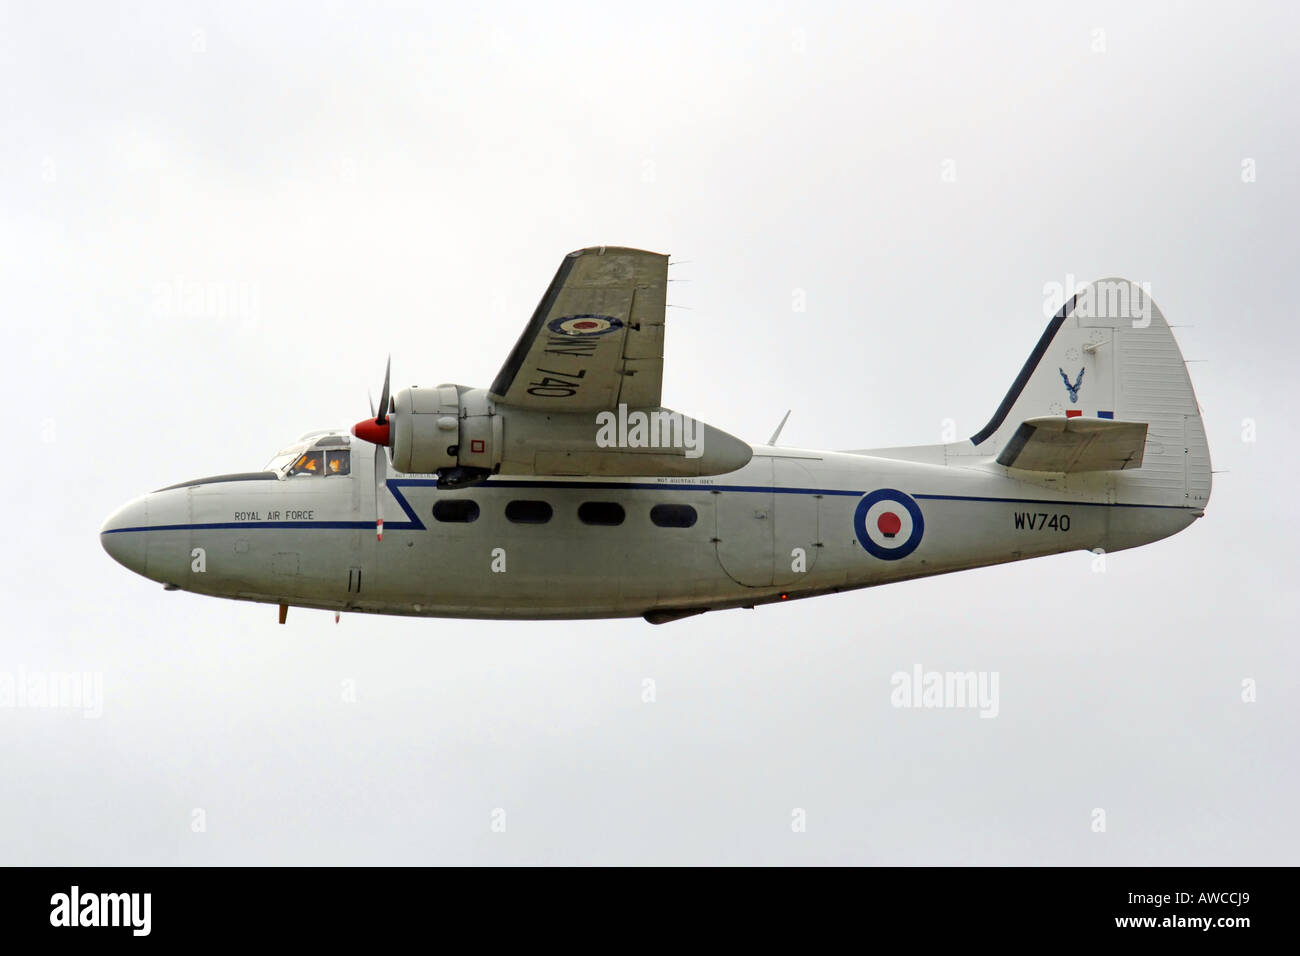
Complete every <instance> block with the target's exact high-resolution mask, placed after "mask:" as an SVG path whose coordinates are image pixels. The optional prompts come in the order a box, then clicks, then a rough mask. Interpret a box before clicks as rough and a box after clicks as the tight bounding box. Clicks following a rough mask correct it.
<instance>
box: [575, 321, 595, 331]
mask: <svg viewBox="0 0 1300 956" xmlns="http://www.w3.org/2000/svg"><path fill="white" fill-rule="evenodd" d="M573 327H574V328H575V329H594V328H595V327H596V323H595V322H574V323H573Z"/></svg>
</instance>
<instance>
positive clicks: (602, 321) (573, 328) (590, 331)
mask: <svg viewBox="0 0 1300 956" xmlns="http://www.w3.org/2000/svg"><path fill="white" fill-rule="evenodd" d="M546 327H547V328H548V329H550V330H551V331H552V332H555V333H556V334H558V335H605V334H606V333H608V332H613V331H615V330H616V329H621V328H622V327H623V322H622V320H620V319H616V318H614V316H612V315H590V314H586V315H562V316H560V317H559V318H558V319H551V321H549V322H547V323H546Z"/></svg>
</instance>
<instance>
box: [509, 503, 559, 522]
mask: <svg viewBox="0 0 1300 956" xmlns="http://www.w3.org/2000/svg"><path fill="white" fill-rule="evenodd" d="M506 517H507V518H508V519H509V520H511V521H513V522H514V523H515V524H546V522H548V521H550V520H551V506H550V505H548V504H547V503H546V502H545V501H512V502H510V503H509V504H508V505H506Z"/></svg>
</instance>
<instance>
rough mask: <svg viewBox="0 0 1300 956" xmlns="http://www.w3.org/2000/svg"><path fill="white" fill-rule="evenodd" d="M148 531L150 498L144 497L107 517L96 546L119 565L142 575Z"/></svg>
mask: <svg viewBox="0 0 1300 956" xmlns="http://www.w3.org/2000/svg"><path fill="white" fill-rule="evenodd" d="M148 527H149V496H148V495H144V496H143V497H140V498H136V499H135V500H134V501H132V502H129V503H127V504H125V505H123V506H122V507H121V508H119V509H118V510H117V511H115V512H113V514H111V515H109V517H108V520H107V521H105V522H104V526H103V527H102V528H100V529H99V543H100V544H102V545H103V546H104V550H105V551H107V552H108V554H109V556H110V557H111V558H112V559H113V560H114V561H116V562H117V563H118V564H120V565H122V566H123V567H124V568H129V569H130V570H132V571H134V572H135V573H136V574H144V573H145V560H146V556H147V554H146V549H147V546H148V545H147V539H148V537H149V536H148V534H147V533H146V530H145V529H147V528H148Z"/></svg>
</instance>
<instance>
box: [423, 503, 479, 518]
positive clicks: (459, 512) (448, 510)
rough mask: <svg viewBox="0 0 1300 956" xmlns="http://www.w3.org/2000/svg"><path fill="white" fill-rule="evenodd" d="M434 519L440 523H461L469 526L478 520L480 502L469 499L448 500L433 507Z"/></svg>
mask: <svg viewBox="0 0 1300 956" xmlns="http://www.w3.org/2000/svg"><path fill="white" fill-rule="evenodd" d="M433 517H434V518H435V519H436V520H438V521H459V522H461V523H462V524H468V523H469V522H471V521H477V520H478V502H477V501H470V500H469V499H468V498H454V499H453V498H448V499H447V500H445V501H439V502H438V503H437V504H435V505H434V506H433Z"/></svg>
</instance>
